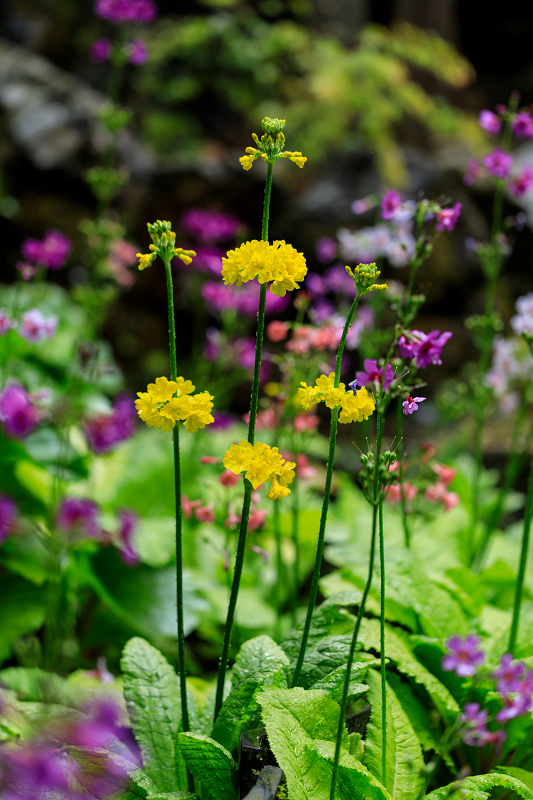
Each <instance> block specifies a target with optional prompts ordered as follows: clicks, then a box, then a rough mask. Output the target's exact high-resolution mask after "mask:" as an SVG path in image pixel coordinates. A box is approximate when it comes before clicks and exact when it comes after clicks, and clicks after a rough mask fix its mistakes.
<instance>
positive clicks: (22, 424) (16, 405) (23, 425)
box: [0, 384, 39, 439]
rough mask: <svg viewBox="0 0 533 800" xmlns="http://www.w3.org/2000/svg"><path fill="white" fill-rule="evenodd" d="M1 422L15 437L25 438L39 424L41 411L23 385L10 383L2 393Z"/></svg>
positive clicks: (0, 402)
mask: <svg viewBox="0 0 533 800" xmlns="http://www.w3.org/2000/svg"><path fill="white" fill-rule="evenodd" d="M0 422H2V423H3V426H4V433H5V434H6V436H9V437H12V438H13V439H24V438H25V437H26V436H28V434H30V433H31V432H32V431H33V430H35V428H36V427H37V425H38V424H39V411H38V409H37V407H36V406H34V405H33V403H32V402H31V399H30V396H29V394H28V392H27V391H26V389H24V387H23V386H20V385H18V384H10V385H9V386H6V388H5V389H4V390H3V392H2V393H1V394H0Z"/></svg>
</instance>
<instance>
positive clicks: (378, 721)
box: [364, 670, 425, 800]
mask: <svg viewBox="0 0 533 800" xmlns="http://www.w3.org/2000/svg"><path fill="white" fill-rule="evenodd" d="M366 680H367V683H368V685H369V692H368V700H369V702H370V705H371V706H372V713H371V715H370V719H369V721H368V725H367V729H366V739H365V753H364V763H365V765H366V766H367V767H368V769H369V770H370V772H371V773H372V774H373V775H374V776H375V777H376V778H378V780H380V781H383V775H382V732H383V728H382V715H381V711H382V702H381V675H379V674H378V673H377V672H374V670H369V671H368V674H367V676H366ZM386 725H387V743H386V746H387V760H386V766H387V776H386V781H385V786H386V788H387V790H388V791H389V792H390V794H391V796H392V798H393V800H417V799H418V798H419V797H420V795H422V794H423V792H424V788H425V784H424V779H423V777H422V774H423V771H424V759H423V756H422V749H421V747H420V743H419V741H418V739H417V737H416V734H415V732H414V730H413V727H412V725H411V723H410V721H409V718H408V717H407V715H406V713H405V712H404V710H403V708H402V706H401V705H400V703H399V701H398V699H397V697H396V695H395V694H394V692H393V691H392V689H391V688H390V686H388V685H387V722H386Z"/></svg>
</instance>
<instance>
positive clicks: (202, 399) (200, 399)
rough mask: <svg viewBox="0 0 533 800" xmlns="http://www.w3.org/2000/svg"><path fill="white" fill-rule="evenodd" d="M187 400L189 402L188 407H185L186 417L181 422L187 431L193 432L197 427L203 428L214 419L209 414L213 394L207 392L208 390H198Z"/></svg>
mask: <svg viewBox="0 0 533 800" xmlns="http://www.w3.org/2000/svg"><path fill="white" fill-rule="evenodd" d="M189 400H190V401H191V402H190V405H189V407H187V408H186V417H185V421H184V423H183V424H184V425H185V430H186V431H187V432H188V433H195V432H196V431H197V430H198V429H199V428H205V426H206V425H209V424H210V423H211V422H214V421H215V418H214V417H213V415H212V414H211V410H212V408H213V402H212V401H213V395H211V394H209V392H200V393H199V394H195V395H194V397H191V398H189Z"/></svg>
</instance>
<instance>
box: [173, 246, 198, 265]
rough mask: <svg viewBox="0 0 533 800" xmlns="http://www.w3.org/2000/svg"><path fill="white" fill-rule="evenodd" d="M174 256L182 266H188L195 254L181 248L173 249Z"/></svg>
mask: <svg viewBox="0 0 533 800" xmlns="http://www.w3.org/2000/svg"><path fill="white" fill-rule="evenodd" d="M174 255H175V256H177V257H178V258H180V259H181V260H182V261H183V263H184V264H190V263H191V261H192V260H193V258H194V257H195V255H196V252H195V251H194V250H184V249H183V247H175V248H174Z"/></svg>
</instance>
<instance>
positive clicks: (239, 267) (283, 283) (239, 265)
mask: <svg viewBox="0 0 533 800" xmlns="http://www.w3.org/2000/svg"><path fill="white" fill-rule="evenodd" d="M306 273H307V266H306V263H305V258H304V257H303V255H302V254H301V253H298V251H297V250H295V249H294V247H292V245H290V244H286V243H285V242H284V241H275V242H274V243H273V244H269V243H268V242H263V241H257V239H254V240H253V241H251V242H245V243H244V244H242V245H241V246H240V247H239V248H237V249H236V250H230V251H229V252H228V253H227V255H226V257H225V258H223V259H222V277H223V278H224V283H225V284H226V285H227V284H233V283H236V284H237V285H238V286H240V285H241V284H243V283H247V282H248V281H251V280H253V279H254V278H257V279H258V281H259V283H269V282H270V283H271V286H270V291H271V292H272V293H273V294H276V295H277V296H278V297H284V295H285V293H286V292H287V291H292V290H293V289H299V288H300V287H299V284H298V281H302V280H303V279H304V278H305V275H306Z"/></svg>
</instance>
